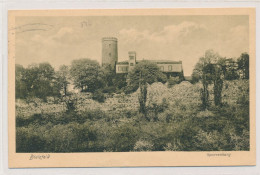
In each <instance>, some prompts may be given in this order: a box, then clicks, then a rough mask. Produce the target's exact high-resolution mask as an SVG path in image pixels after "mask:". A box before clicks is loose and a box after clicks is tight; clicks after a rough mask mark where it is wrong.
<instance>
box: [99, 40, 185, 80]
mask: <svg viewBox="0 0 260 175" xmlns="http://www.w3.org/2000/svg"><path fill="white" fill-rule="evenodd" d="M141 61H144V60H137V58H136V52H135V51H129V52H128V59H127V60H126V61H121V62H118V51H117V38H114V37H105V38H103V39H102V66H104V65H108V64H110V65H111V66H112V68H113V69H114V70H115V71H116V73H117V74H127V73H128V72H129V71H131V70H133V69H134V67H135V65H136V64H138V63H140V62H141ZM145 61H150V62H154V63H156V64H157V65H158V67H159V68H160V70H161V71H162V72H164V73H165V74H166V75H167V76H182V77H183V68H182V61H171V60H145Z"/></svg>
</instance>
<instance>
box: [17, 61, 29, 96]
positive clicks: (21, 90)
mask: <svg viewBox="0 0 260 175" xmlns="http://www.w3.org/2000/svg"><path fill="white" fill-rule="evenodd" d="M24 73H25V68H24V67H23V66H22V65H19V64H16V65H15V98H22V99H24V98H26V94H27V93H28V92H27V86H26V83H25V81H24Z"/></svg>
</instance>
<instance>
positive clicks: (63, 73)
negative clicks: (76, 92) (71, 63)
mask: <svg viewBox="0 0 260 175" xmlns="http://www.w3.org/2000/svg"><path fill="white" fill-rule="evenodd" d="M56 76H57V82H58V86H59V87H60V89H62V90H63V95H65V96H66V95H67V92H68V85H69V84H70V83H69V67H68V66H66V65H62V66H60V68H59V70H58V71H57V73H56Z"/></svg>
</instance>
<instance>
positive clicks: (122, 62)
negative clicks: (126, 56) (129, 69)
mask: <svg viewBox="0 0 260 175" xmlns="http://www.w3.org/2000/svg"><path fill="white" fill-rule="evenodd" d="M116 64H118V65H128V61H121V62H117V63H116Z"/></svg>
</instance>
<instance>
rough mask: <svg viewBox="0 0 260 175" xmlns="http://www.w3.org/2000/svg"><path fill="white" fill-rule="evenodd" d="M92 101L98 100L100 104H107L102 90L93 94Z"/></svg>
mask: <svg viewBox="0 0 260 175" xmlns="http://www.w3.org/2000/svg"><path fill="white" fill-rule="evenodd" d="M92 99H93V100H96V101H98V102H100V103H103V102H105V96H104V94H103V93H102V91H101V90H97V91H95V92H94V93H93V96H92Z"/></svg>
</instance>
